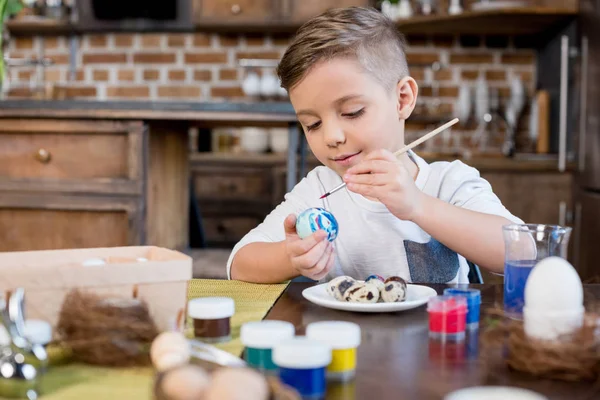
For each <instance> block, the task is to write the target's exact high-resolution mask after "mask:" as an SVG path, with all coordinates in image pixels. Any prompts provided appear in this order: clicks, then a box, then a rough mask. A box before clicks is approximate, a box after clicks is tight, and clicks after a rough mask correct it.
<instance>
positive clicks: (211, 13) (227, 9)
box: [194, 0, 278, 24]
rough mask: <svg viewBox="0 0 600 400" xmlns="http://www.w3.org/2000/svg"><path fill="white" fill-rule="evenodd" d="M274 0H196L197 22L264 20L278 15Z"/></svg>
mask: <svg viewBox="0 0 600 400" xmlns="http://www.w3.org/2000/svg"><path fill="white" fill-rule="evenodd" d="M277 3H278V2H275V1H274V0H195V1H194V14H195V20H196V22H202V21H223V22H224V23H227V24H231V23H234V24H235V23H236V22H264V21H267V20H269V19H271V18H273V17H274V16H276V15H277V11H276V8H277V7H276V5H277Z"/></svg>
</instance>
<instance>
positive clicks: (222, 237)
mask: <svg viewBox="0 0 600 400" xmlns="http://www.w3.org/2000/svg"><path fill="white" fill-rule="evenodd" d="M261 222H262V219H261V218H258V217H247V216H239V217H236V216H234V217H229V216H227V217H221V216H206V217H204V218H203V224H204V234H205V235H206V241H207V242H208V243H209V244H220V245H234V244H235V243H237V242H238V241H239V240H240V239H241V238H242V237H243V236H244V235H245V234H246V233H248V232H250V230H252V229H253V228H255V227H256V226H257V225H258V224H259V223H261Z"/></svg>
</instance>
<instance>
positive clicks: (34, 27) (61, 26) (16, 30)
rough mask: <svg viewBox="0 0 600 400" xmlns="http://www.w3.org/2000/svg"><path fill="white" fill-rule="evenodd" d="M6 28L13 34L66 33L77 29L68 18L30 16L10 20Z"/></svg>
mask: <svg viewBox="0 0 600 400" xmlns="http://www.w3.org/2000/svg"><path fill="white" fill-rule="evenodd" d="M6 28H7V29H8V31H9V32H10V33H11V35H64V34H69V33H73V32H74V31H75V27H74V25H73V24H71V23H70V22H69V21H68V20H55V19H48V18H30V17H28V18H22V19H11V20H8V21H6Z"/></svg>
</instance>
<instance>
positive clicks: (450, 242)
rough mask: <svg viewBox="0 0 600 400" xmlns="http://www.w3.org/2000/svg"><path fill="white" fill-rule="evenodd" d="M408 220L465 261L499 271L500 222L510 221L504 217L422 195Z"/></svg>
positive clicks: (501, 266) (501, 251)
mask: <svg viewBox="0 0 600 400" xmlns="http://www.w3.org/2000/svg"><path fill="white" fill-rule="evenodd" d="M412 221H413V222H414V223H415V224H417V225H419V226H420V227H421V229H423V230H424V231H425V232H427V233H428V234H430V235H431V236H432V237H434V238H435V239H436V240H437V241H439V242H440V243H443V244H444V245H446V246H447V247H448V248H450V249H452V250H454V251H455V252H457V253H459V254H461V255H462V256H463V257H465V258H466V259H468V260H469V261H471V262H473V263H475V264H477V265H479V266H480V267H483V268H486V269H488V270H490V271H492V272H497V273H503V271H504V238H503V236H502V226H503V225H507V224H511V223H512V221H510V220H508V219H507V218H504V217H501V216H498V215H492V214H485V213H481V212H477V211H471V210H468V209H466V208H461V207H457V206H455V205H452V204H448V203H446V202H445V201H443V200H440V199H437V198H435V197H432V196H428V195H424V196H423V197H422V204H421V207H419V208H418V211H417V212H416V213H415V214H414V216H413V218H412Z"/></svg>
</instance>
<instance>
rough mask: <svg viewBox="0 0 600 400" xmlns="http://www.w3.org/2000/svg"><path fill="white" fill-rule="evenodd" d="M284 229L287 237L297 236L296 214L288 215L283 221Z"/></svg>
mask: <svg viewBox="0 0 600 400" xmlns="http://www.w3.org/2000/svg"><path fill="white" fill-rule="evenodd" d="M283 229H284V230H285V234H286V236H287V235H296V216H295V215H294V214H290V215H288V216H287V217H286V218H285V220H284V221H283Z"/></svg>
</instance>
